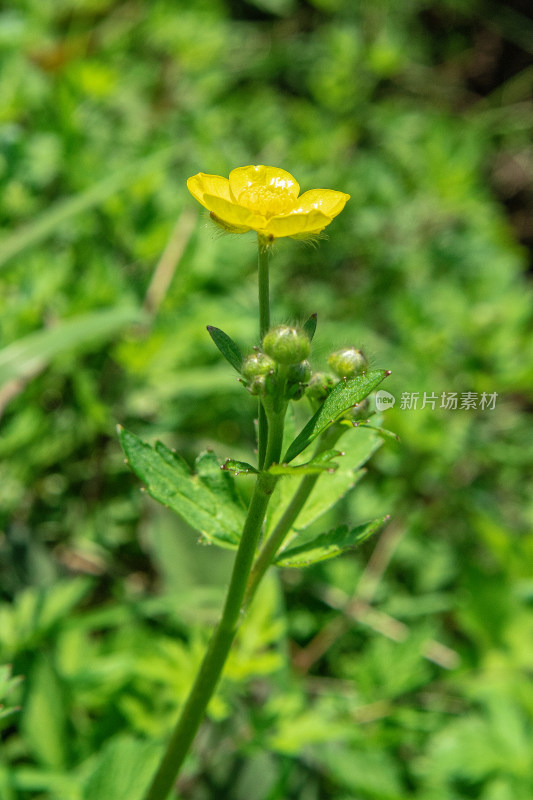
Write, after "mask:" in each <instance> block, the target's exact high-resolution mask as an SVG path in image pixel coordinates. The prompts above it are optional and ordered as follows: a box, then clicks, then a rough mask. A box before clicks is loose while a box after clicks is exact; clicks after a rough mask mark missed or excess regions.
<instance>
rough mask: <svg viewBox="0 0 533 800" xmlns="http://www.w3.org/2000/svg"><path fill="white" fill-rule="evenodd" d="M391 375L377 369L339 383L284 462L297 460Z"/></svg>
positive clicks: (298, 437) (302, 431) (296, 440)
mask: <svg viewBox="0 0 533 800" xmlns="http://www.w3.org/2000/svg"><path fill="white" fill-rule="evenodd" d="M389 374H390V373H389V372H386V371H385V370H382V369H376V370H372V372H367V373H365V374H364V375H359V376H358V377H357V378H352V379H351V380H342V381H339V383H338V384H337V386H336V387H335V388H334V389H333V391H332V392H331V394H330V395H329V397H328V398H327V399H326V400H325V401H324V403H323V404H322V406H321V407H320V408H319V409H318V411H317V412H316V414H315V415H314V416H313V417H311V419H310V420H309V422H308V423H307V425H306V426H305V427H304V428H303V430H301V431H300V433H299V434H298V436H297V437H296V439H295V440H294V441H293V443H292V444H291V446H290V447H289V449H288V450H287V452H286V454H285V457H284V459H283V461H284V462H287V463H288V462H289V461H292V460H293V458H296V456H297V455H299V454H300V453H301V452H302V450H305V448H306V447H308V446H309V445H310V444H311V442H312V441H314V440H315V439H316V437H317V436H320V434H321V433H323V431H325V430H326V429H327V428H329V426H330V425H332V424H333V423H334V422H336V421H337V420H338V419H339V418H340V417H341V416H342V415H343V414H344V413H345V412H346V411H348V409H349V408H353V406H355V405H357V403H360V402H361V400H364V399H365V397H366V396H367V395H369V394H370V392H372V391H373V390H374V389H375V388H376V386H378V385H379V384H380V383H381V381H382V380H383V379H384V378H385V377H386V376H387V375H389Z"/></svg>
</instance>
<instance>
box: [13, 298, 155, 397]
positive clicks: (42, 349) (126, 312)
mask: <svg viewBox="0 0 533 800" xmlns="http://www.w3.org/2000/svg"><path fill="white" fill-rule="evenodd" d="M145 320H146V315H145V314H144V312H143V311H141V309H139V308H135V307H131V306H125V307H118V308H112V309H105V310H103V311H101V310H100V311H93V312H90V313H88V314H81V315H80V316H78V317H74V318H73V319H67V320H65V321H63V322H60V323H58V324H57V325H54V326H53V327H51V328H47V329H45V330H40V331H36V332H35V333H30V334H29V335H28V336H25V337H24V338H23V339H19V340H18V341H16V342H13V343H12V344H10V345H8V346H7V347H4V349H3V350H0V385H2V384H4V383H7V382H8V381H10V380H13V379H16V378H25V377H29V376H31V375H33V374H35V373H36V372H40V370H42V369H44V367H46V366H47V364H48V363H49V362H50V361H51V359H52V358H54V357H55V356H57V355H59V354H60V353H64V352H69V351H74V352H77V351H79V350H81V349H82V348H85V347H87V346H94V345H97V344H98V345H99V344H100V342H102V340H105V339H108V338H109V337H111V336H113V335H114V334H115V333H116V332H117V331H118V330H120V328H123V327H124V326H126V325H132V324H134V323H140V322H143V321H145Z"/></svg>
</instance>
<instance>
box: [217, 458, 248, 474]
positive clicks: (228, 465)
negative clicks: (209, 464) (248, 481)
mask: <svg viewBox="0 0 533 800" xmlns="http://www.w3.org/2000/svg"><path fill="white" fill-rule="evenodd" d="M222 469H224V470H227V471H228V472H232V473H233V474H234V475H240V474H241V473H244V474H245V475H257V470H256V468H255V467H253V466H252V465H251V464H248V462H247V461H236V460H235V459H234V458H227V459H226V460H225V461H224V463H223V464H222Z"/></svg>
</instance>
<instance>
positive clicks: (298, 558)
mask: <svg viewBox="0 0 533 800" xmlns="http://www.w3.org/2000/svg"><path fill="white" fill-rule="evenodd" d="M387 519H388V517H380V518H379V519H374V520H372V522H367V523H365V524H364V525H358V526H357V527H356V528H351V529H350V528H348V526H347V525H341V526H340V528H335V529H333V530H331V531H329V532H328V533H322V534H320V536H317V538H316V539H313V540H312V541H311V542H307V543H306V544H301V545H298V546H296V547H291V548H289V549H287V550H285V551H284V552H282V553H280V555H279V556H278V557H277V558H276V560H275V563H276V564H277V565H278V566H280V567H295V568H299V567H307V566H309V565H310V564H316V563H317V562H318V561H326V560H327V559H329V558H335V556H338V555H340V554H341V553H343V552H344V551H345V550H352V549H353V548H354V547H357V545H359V544H361V543H362V542H364V541H365V540H366V539H368V538H369V537H370V536H372V534H374V533H375V532H376V531H377V530H378V528H380V527H381V525H383V523H384V522H385V520H387Z"/></svg>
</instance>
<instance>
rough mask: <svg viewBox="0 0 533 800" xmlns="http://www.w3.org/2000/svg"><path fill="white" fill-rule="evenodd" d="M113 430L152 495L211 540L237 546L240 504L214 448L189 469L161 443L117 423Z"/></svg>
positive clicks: (129, 462) (231, 546) (242, 519)
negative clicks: (153, 444)
mask: <svg viewBox="0 0 533 800" xmlns="http://www.w3.org/2000/svg"><path fill="white" fill-rule="evenodd" d="M118 432H119V437H120V442H121V444H122V447H123V449H124V452H125V454H126V458H127V461H128V464H129V465H130V467H131V469H132V470H133V472H134V473H135V474H136V475H137V477H138V478H140V479H141V481H143V483H145V484H146V488H147V491H148V493H149V494H150V495H151V496H152V497H153V498H154V499H155V500H158V501H159V502H160V503H162V504H163V505H164V506H167V507H168V508H171V509H172V510H173V511H175V512H176V514H179V516H180V517H182V519H184V520H185V522H187V523H188V524H189V525H191V526H192V527H193V528H196V530H198V531H200V532H201V533H202V534H203V535H204V536H205V538H206V539H207V540H208V541H210V542H212V543H213V544H217V545H219V546H220V547H229V548H235V547H237V545H238V544H239V539H240V536H241V531H242V526H243V524H244V515H245V509H244V506H243V504H242V501H241V500H240V498H239V496H238V495H237V492H236V490H235V484H234V481H233V478H232V477H231V476H230V475H229V474H228V473H227V472H224V471H223V470H222V469H221V468H220V464H219V461H218V459H217V457H216V456H215V454H214V453H212V452H206V453H202V454H201V455H200V456H199V457H198V459H197V461H196V474H192V473H191V471H190V470H189V467H188V466H187V464H186V463H185V462H184V461H183V459H181V458H180V456H179V455H178V454H177V453H174V452H173V451H172V450H169V448H168V447H165V445H164V444H162V443H161V442H157V443H156V445H155V447H151V446H150V445H149V444H146V443H145V442H143V441H142V440H141V439H139V438H138V437H137V436H135V435H134V434H133V433H130V432H129V431H126V430H125V429H124V428H122V427H120V426H119V429H118Z"/></svg>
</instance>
